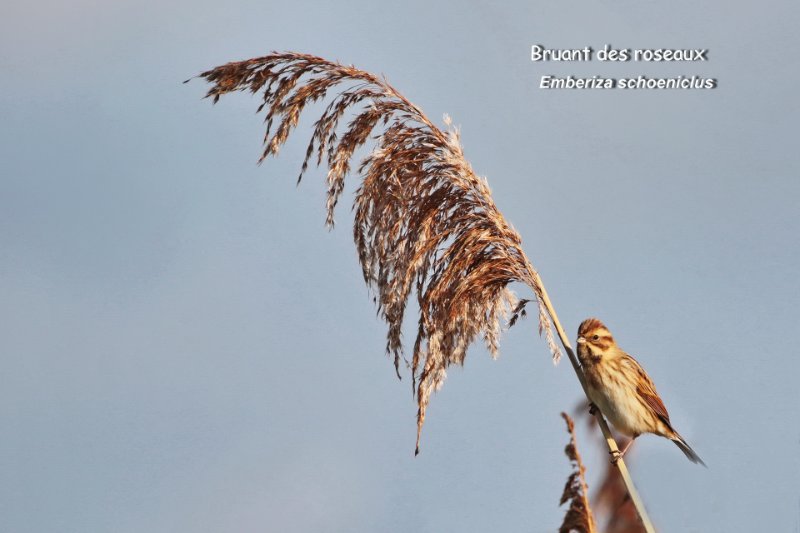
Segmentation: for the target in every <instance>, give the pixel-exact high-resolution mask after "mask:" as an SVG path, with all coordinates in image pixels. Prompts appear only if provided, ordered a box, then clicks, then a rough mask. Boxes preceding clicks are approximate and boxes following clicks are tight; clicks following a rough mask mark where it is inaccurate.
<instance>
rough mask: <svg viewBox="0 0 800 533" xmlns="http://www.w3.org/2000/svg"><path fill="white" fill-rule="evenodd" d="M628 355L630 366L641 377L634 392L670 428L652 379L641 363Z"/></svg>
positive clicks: (670, 425)
mask: <svg viewBox="0 0 800 533" xmlns="http://www.w3.org/2000/svg"><path fill="white" fill-rule="evenodd" d="M628 357H629V358H630V362H631V366H633V368H634V369H635V370H636V372H637V373H638V374H639V377H640V378H641V379H639V381H638V385H637V387H636V393H637V394H639V396H640V397H641V398H642V400H643V401H644V403H645V404H646V405H647V406H648V407H649V408H650V409H652V410H653V412H654V413H655V414H656V416H658V418H660V419H661V420H662V421H663V422H664V423H665V424H666V425H667V426H669V427H670V428H671V427H672V424H670V421H669V413H668V412H667V407H666V406H665V405H664V402H663V401H661V397H660V396H659V395H658V392H656V386H655V385H654V384H653V380H652V379H650V376H648V375H647V372H645V371H644V368H642V365H640V364H639V362H638V361H637V360H636V359H634V358H633V357H631V356H630V355H629V356H628Z"/></svg>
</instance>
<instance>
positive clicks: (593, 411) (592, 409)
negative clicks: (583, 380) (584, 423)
mask: <svg viewBox="0 0 800 533" xmlns="http://www.w3.org/2000/svg"><path fill="white" fill-rule="evenodd" d="M598 410H599V409H597V406H596V405H595V404H593V403H591V402H590V403H589V414H590V415H596V414H597V411H598Z"/></svg>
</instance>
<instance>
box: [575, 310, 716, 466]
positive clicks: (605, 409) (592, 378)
mask: <svg viewBox="0 0 800 533" xmlns="http://www.w3.org/2000/svg"><path fill="white" fill-rule="evenodd" d="M578 359H579V360H580V362H581V366H582V367H583V372H584V374H585V375H586V385H587V389H588V393H589V400H591V402H592V407H591V408H590V410H591V411H592V413H594V412H595V411H594V409H600V412H601V413H603V415H604V416H605V417H606V418H608V420H610V421H611V423H612V424H614V427H615V428H617V430H618V431H619V432H620V433H623V434H625V435H627V436H629V437H631V441H630V442H629V443H628V445H627V446H625V449H624V450H622V452H618V455H616V456H615V457H614V458H612V462H614V463H616V461H617V460H618V459H619V458H620V457H622V456H623V455H625V452H626V451H628V448H630V446H631V444H633V441H634V440H636V437H638V436H639V435H641V434H642V433H654V434H656V435H660V436H662V437H666V438H668V439H670V440H671V441H672V442H674V443H675V444H677V445H678V448H680V449H681V451H682V452H683V453H684V454H686V457H688V458H689V460H690V461H691V462H693V463H700V464H701V465H703V466H706V464H705V463H704V462H703V460H702V459H700V457H699V456H698V455H697V454H696V453H695V452H694V450H692V448H691V447H689V445H688V444H687V443H686V441H685V440H684V439H683V437H681V436H680V434H678V432H677V431H675V430H674V429H673V428H672V423H670V421H669V413H667V408H666V407H664V402H663V401H661V398H660V397H659V396H658V393H657V392H656V387H655V385H653V381H652V380H651V379H650V376H648V375H647V372H645V371H644V369H643V368H642V367H641V366H640V365H639V363H638V362H637V361H636V359H634V358H633V357H631V356H630V355H628V354H627V353H625V352H623V351H622V350H621V349H620V348H619V346H617V343H616V342H614V337H612V336H611V332H610V331H608V328H607V327H605V326H604V325H603V323H602V322H600V321H599V320H597V319H596V318H589V319H586V320H584V321H583V322H582V323H581V325H580V327H579V328H578Z"/></svg>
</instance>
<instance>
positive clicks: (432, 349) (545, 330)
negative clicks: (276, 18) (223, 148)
mask: <svg viewBox="0 0 800 533" xmlns="http://www.w3.org/2000/svg"><path fill="white" fill-rule="evenodd" d="M199 77H201V78H203V79H205V80H206V81H208V82H209V83H211V88H210V89H209V91H208V93H207V95H206V96H207V97H210V98H212V99H213V101H214V102H215V103H216V102H217V101H218V100H219V98H220V97H221V96H222V95H223V94H226V93H229V92H235V91H249V92H250V93H253V94H255V93H260V94H261V99H262V103H261V105H259V107H258V111H259V112H261V111H263V110H264V109H266V116H265V119H264V120H265V122H266V132H265V134H264V149H263V152H262V154H261V157H260V159H259V162H262V161H264V159H266V158H267V157H269V156H270V155H277V153H278V151H279V149H280V147H281V146H282V145H283V144H284V143H285V142H286V139H287V138H288V136H289V134H290V133H291V131H292V129H293V128H294V127H296V126H297V123H298V120H299V117H300V114H301V113H302V111H303V109H304V108H305V106H306V105H308V104H309V103H311V102H315V101H319V100H323V99H325V98H326V97H327V96H328V93H329V91H331V90H332V89H334V88H336V90H337V91H338V92H336V93H335V95H334V96H333V97H332V98H331V100H330V103H329V104H328V106H327V107H326V108H325V110H324V112H323V113H322V116H321V117H320V118H319V119H318V120H317V121H316V123H315V125H314V130H313V134H312V136H311V140H310V141H309V144H308V148H307V150H306V155H305V158H304V160H303V164H302V166H301V170H300V175H299V176H298V182H299V181H300V180H301V179H302V177H303V174H304V173H305V171H306V170H307V169H308V166H309V163H310V162H311V161H313V160H316V164H317V165H322V163H323V161H324V162H325V166H326V167H327V168H328V173H327V179H326V181H327V187H328V195H327V202H326V204H327V205H326V211H327V216H326V224H327V225H328V226H329V227H332V226H333V224H334V217H333V215H334V210H335V208H336V204H337V203H338V201H339V197H340V196H341V194H342V191H343V189H344V180H345V177H346V176H347V174H348V173H349V172H350V170H351V163H352V159H353V155H354V153H355V151H356V150H357V149H358V148H359V147H361V146H363V145H364V144H366V143H367V142H368V141H370V140H372V141H374V149H373V151H372V152H371V153H370V154H369V155H368V156H367V157H366V158H364V159H363V161H362V162H361V164H360V165H359V167H358V172H359V174H360V175H361V177H362V181H361V185H360V186H359V187H358V189H357V192H356V197H355V201H354V205H353V209H354V211H355V220H354V225H353V237H354V240H355V244H356V249H357V251H358V256H359V261H360V263H361V268H362V272H363V274H364V281H365V282H366V283H367V285H368V286H369V287H370V288H371V289H372V290H373V291H375V293H376V302H377V305H378V312H379V314H380V316H381V317H382V318H383V319H384V320H385V321H386V323H387V324H388V326H389V328H388V333H387V341H386V351H387V353H389V354H390V355H391V356H393V358H394V366H395V371H396V372H397V375H398V377H400V361H401V360H404V361H405V362H406V365H407V366H408V367H409V368H410V370H411V376H412V380H411V382H412V389H413V390H414V393H415V394H416V397H417V406H418V409H417V445H416V453H419V442H420V433H421V431H422V426H423V424H424V422H425V411H426V408H427V406H428V403H429V400H430V395H431V392H433V391H434V390H437V389H439V388H440V387H441V386H442V384H443V383H444V380H445V377H446V371H447V367H448V366H450V365H451V364H454V363H455V364H463V362H464V357H465V356H466V351H467V347H468V346H469V345H470V344H471V343H472V342H473V341H474V340H475V338H476V337H477V336H478V335H481V336H482V337H483V339H484V341H485V343H486V345H487V348H488V349H489V352H490V353H491V354H492V356H493V357H495V356H496V355H497V352H498V342H499V336H500V331H501V321H502V319H503V318H504V317H505V315H506V313H507V312H508V311H509V310H512V311H514V315H515V318H516V317H519V316H521V315H522V314H524V307H525V304H526V303H527V301H522V302H521V303H517V300H516V297H515V296H514V294H513V293H512V292H511V291H510V290H509V287H508V286H509V284H510V283H511V282H514V281H516V282H520V283H523V284H525V285H527V286H528V287H529V288H530V289H531V291H532V293H533V295H532V300H533V301H535V302H536V304H537V307H538V317H539V334H540V335H542V334H543V335H544V337H545V339H546V341H547V345H548V347H549V349H550V352H551V354H552V356H553V360H554V361H555V362H558V360H559V358H560V356H561V350H560V348H559V347H558V345H557V344H556V342H555V336H554V330H555V333H556V334H557V335H558V337H559V340H560V341H561V345H562V346H563V347H564V350H565V351H566V353H567V355H568V357H569V360H570V362H571V363H572V366H573V368H574V370H575V373H576V375H577V377H578V381H580V383H581V387H582V388H583V391H584V393H586V392H587V388H586V379H585V377H584V375H583V371H582V369H581V368H580V364H579V362H578V360H577V358H576V357H575V353H574V351H573V350H572V347H571V345H570V341H569V338H568V336H567V334H566V332H565V331H564V328H563V327H562V326H561V323H560V322H559V320H558V316H557V315H556V313H555V310H554V308H553V305H552V303H551V301H550V298H549V296H548V294H547V291H546V290H545V288H544V285H543V284H542V282H541V278H540V277H539V274H538V273H537V272H536V270H534V268H533V266H532V265H531V263H530V261H529V260H528V258H527V257H526V255H525V253H524V252H523V250H522V246H521V238H520V236H519V235H518V234H517V232H516V231H514V229H513V228H512V227H511V225H510V224H509V223H508V222H507V221H506V220H505V218H503V215H502V214H501V213H500V211H499V210H498V209H497V207H496V206H495V204H494V201H493V200H492V196H491V191H490V190H489V186H488V184H487V183H486V181H485V180H484V179H482V178H479V177H478V176H477V175H476V174H475V172H474V171H473V170H472V167H471V166H470V164H469V162H468V161H467V160H466V159H465V158H464V154H463V152H462V149H461V143H460V140H459V135H458V131H457V130H456V129H455V128H453V127H452V125H451V123H450V121H449V119H447V118H445V124H446V125H447V131H442V130H441V129H439V128H438V127H437V126H435V125H434V124H433V122H432V121H431V120H430V119H428V117H427V116H425V114H424V113H423V112H422V111H421V110H420V109H419V108H418V107H417V106H415V105H414V104H412V103H411V102H410V101H409V100H407V99H406V98H405V97H404V96H403V95H401V94H400V93H399V92H398V91H396V90H395V89H394V88H393V87H392V86H391V85H390V84H389V83H388V82H387V81H386V80H385V79H384V78H381V77H378V76H375V75H373V74H370V73H369V72H364V71H362V70H358V69H356V68H355V67H353V66H345V65H341V64H339V63H334V62H330V61H326V60H325V59H322V58H320V57H316V56H312V55H307V54H299V53H294V52H287V53H273V54H270V55H267V56H264V57H260V58H255V59H249V60H246V61H237V62H233V63H228V64H225V65H222V66H219V67H216V68H214V69H211V70H208V71H206V72H203V73H201V74H200V76H199ZM187 81H188V80H187ZM348 111H350V112H351V114H352V118H351V119H350V120H349V121H347V122H346V124H345V125H344V126H341V123H342V119H343V117H344V115H345V114H346V113H347V112H348ZM273 127H274V129H273ZM412 291H415V293H416V297H417V303H418V307H419V317H418V328H417V337H416V340H415V342H414V347H413V351H412V358H411V362H410V363H409V362H408V361H407V360H406V359H405V357H404V355H403V353H404V352H403V344H402V339H401V330H402V324H403V318H404V316H405V311H406V306H407V304H408V300H409V297H410V295H411V292H412ZM597 420H598V424H599V425H600V429H601V430H602V432H603V435H604V436H605V437H606V443H607V445H608V448H609V450H610V451H611V452H612V453H615V452H618V451H619V450H618V447H617V445H616V442H615V441H614V438H613V436H612V435H611V432H610V430H609V429H608V425H607V424H606V422H605V419H604V418H603V417H602V416H598V418H597ZM617 468H618V469H619V471H620V474H621V475H622V477H623V479H624V481H625V484H626V486H627V488H628V491H629V493H630V495H631V498H632V499H633V502H634V504H635V505H636V509H637V511H638V512H639V515H640V516H641V518H642V521H643V523H644V524H645V528H646V530H647V531H648V532H653V531H654V529H653V527H652V524H650V521H649V518H648V517H647V513H646V511H645V509H644V504H643V503H642V502H641V500H640V499H639V497H638V494H637V493H636V490H635V487H634V485H633V481H632V480H631V478H630V475H629V474H628V471H627V468H626V466H625V462H624V461H623V460H622V459H620V460H619V461H618V462H617Z"/></svg>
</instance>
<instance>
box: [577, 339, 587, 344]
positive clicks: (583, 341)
mask: <svg viewBox="0 0 800 533" xmlns="http://www.w3.org/2000/svg"><path fill="white" fill-rule="evenodd" d="M578 344H586V339H585V338H584V337H578Z"/></svg>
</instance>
